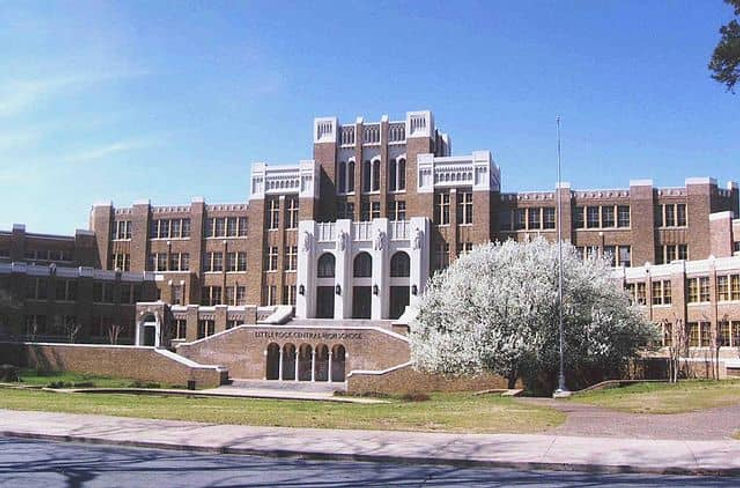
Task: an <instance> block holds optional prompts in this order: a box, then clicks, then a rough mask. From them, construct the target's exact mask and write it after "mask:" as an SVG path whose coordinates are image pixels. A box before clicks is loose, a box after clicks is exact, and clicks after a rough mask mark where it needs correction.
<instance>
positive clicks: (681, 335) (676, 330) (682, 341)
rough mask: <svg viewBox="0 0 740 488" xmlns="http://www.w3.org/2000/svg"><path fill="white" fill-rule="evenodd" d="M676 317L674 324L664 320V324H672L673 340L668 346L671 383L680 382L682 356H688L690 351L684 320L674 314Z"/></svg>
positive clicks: (671, 335) (671, 334)
mask: <svg viewBox="0 0 740 488" xmlns="http://www.w3.org/2000/svg"><path fill="white" fill-rule="evenodd" d="M674 317H675V320H674V322H673V324H670V322H668V321H667V320H666V321H664V326H665V325H670V327H671V333H670V337H671V342H670V345H669V346H668V357H669V359H668V376H669V380H670V382H671V383H677V382H678V379H679V376H680V371H681V357H685V356H688V351H689V337H688V334H687V332H686V326H685V324H684V321H683V320H682V319H680V318H679V317H678V316H677V315H674Z"/></svg>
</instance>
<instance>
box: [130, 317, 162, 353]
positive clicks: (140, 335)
mask: <svg viewBox="0 0 740 488" xmlns="http://www.w3.org/2000/svg"><path fill="white" fill-rule="evenodd" d="M135 343H136V345H137V346H148V347H159V320H158V319H157V317H156V316H155V315H154V314H153V313H146V314H144V315H143V316H142V317H141V319H140V320H139V321H138V323H137V325H136V339H135Z"/></svg>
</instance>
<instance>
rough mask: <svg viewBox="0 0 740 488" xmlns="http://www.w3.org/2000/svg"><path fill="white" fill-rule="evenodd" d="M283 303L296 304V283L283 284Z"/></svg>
mask: <svg viewBox="0 0 740 488" xmlns="http://www.w3.org/2000/svg"><path fill="white" fill-rule="evenodd" d="M283 305H295V285H285V286H283Z"/></svg>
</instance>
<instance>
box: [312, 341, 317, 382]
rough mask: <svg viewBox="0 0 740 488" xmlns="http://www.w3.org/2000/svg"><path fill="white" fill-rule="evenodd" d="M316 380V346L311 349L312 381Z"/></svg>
mask: <svg viewBox="0 0 740 488" xmlns="http://www.w3.org/2000/svg"><path fill="white" fill-rule="evenodd" d="M315 381H316V348H313V349H311V383H314V382H315Z"/></svg>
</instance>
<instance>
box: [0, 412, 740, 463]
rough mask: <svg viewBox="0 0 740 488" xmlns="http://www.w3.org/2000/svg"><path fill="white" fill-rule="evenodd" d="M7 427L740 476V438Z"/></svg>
mask: <svg viewBox="0 0 740 488" xmlns="http://www.w3.org/2000/svg"><path fill="white" fill-rule="evenodd" d="M0 435H6V436H19V437H28V438H42V439H57V440H76V441H83V442H85V441H86V442H93V443H103V444H119V445H129V446H139V447H157V448H172V449H182V450H192V451H203V452H222V453H230V454H258V455H266V456H301V457H305V458H315V459H335V460H341V459H354V460H365V461H393V462H403V463H432V464H453V465H465V466H476V465H477V466H496V467H509V468H516V469H560V470H573V471H591V472H644V473H677V474H715V475H726V476H729V475H732V476H740V442H738V441H732V440H720V441H687V440H642V439H604V438H596V437H570V436H558V435H514V434H435V433H416V432H388V431H360V430H328V429H291V428H279V427H250V426H239V425H213V424H202V423H192V422H179V421H168V420H152V419H133V418H122V417H107V416H97V415H77V414H62V413H48V412H25V411H11V410H0Z"/></svg>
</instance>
